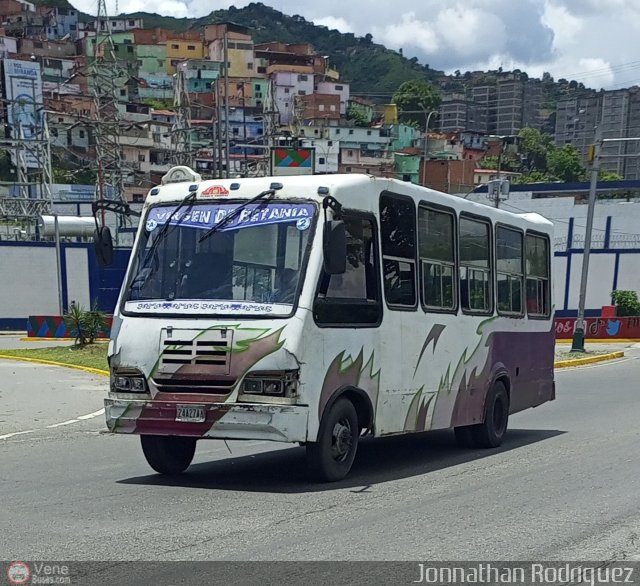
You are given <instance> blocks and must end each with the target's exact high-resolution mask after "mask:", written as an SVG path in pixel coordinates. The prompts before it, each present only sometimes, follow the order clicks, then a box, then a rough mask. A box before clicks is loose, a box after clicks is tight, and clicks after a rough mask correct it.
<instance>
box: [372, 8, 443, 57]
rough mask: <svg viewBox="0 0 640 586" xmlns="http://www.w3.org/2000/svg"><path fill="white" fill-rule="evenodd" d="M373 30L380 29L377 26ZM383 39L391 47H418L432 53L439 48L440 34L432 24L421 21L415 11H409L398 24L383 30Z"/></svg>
mask: <svg viewBox="0 0 640 586" xmlns="http://www.w3.org/2000/svg"><path fill="white" fill-rule="evenodd" d="M372 30H374V31H376V30H379V29H378V28H377V27H375V28H373V29H372ZM381 36H382V39H381V40H382V41H383V42H384V43H388V44H389V46H390V48H394V49H399V48H402V47H407V46H411V47H417V48H419V49H422V50H423V51H426V52H427V53H432V52H434V51H437V50H438V48H439V41H438V36H437V34H436V32H435V30H434V28H433V26H432V25H431V24H429V23H428V22H424V21H420V20H418V19H417V18H416V15H415V13H414V12H407V13H405V14H403V15H402V16H401V20H400V22H399V23H397V24H390V25H387V26H385V27H384V28H383V29H382V30H381Z"/></svg>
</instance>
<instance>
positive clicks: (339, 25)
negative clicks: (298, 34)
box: [313, 16, 353, 33]
mask: <svg viewBox="0 0 640 586" xmlns="http://www.w3.org/2000/svg"><path fill="white" fill-rule="evenodd" d="M313 22H314V24H317V25H318V26H326V27H327V28H329V29H330V30H333V29H335V30H338V31H340V32H341V33H351V32H353V27H352V26H351V25H350V24H349V23H348V22H347V21H346V20H345V19H344V18H336V17H335V16H322V17H320V18H314V19H313Z"/></svg>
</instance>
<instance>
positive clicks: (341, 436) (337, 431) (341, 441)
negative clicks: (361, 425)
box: [331, 419, 353, 462]
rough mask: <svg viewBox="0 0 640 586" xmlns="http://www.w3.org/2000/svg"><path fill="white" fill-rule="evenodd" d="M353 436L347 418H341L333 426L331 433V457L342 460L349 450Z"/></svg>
mask: <svg viewBox="0 0 640 586" xmlns="http://www.w3.org/2000/svg"><path fill="white" fill-rule="evenodd" d="M352 443H353V438H352V435H351V425H350V424H349V420H348V419H341V420H340V421H338V422H336V424H335V425H334V426H333V433H332V434H331V453H332V455H333V459H334V460H337V461H338V462H344V461H345V460H346V458H347V456H348V455H349V452H350V450H351V444H352Z"/></svg>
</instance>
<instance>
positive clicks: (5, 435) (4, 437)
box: [0, 429, 37, 440]
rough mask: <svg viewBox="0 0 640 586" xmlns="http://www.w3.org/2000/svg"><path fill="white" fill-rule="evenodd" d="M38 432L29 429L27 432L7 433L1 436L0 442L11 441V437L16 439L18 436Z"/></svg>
mask: <svg viewBox="0 0 640 586" xmlns="http://www.w3.org/2000/svg"><path fill="white" fill-rule="evenodd" d="M34 431H37V430H35V429H29V430H27V431H14V432H13V433H5V434H4V435H0V440H3V439H9V438H10V437H14V436H16V435H24V434H25V433H33V432H34Z"/></svg>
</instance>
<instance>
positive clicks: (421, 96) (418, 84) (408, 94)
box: [393, 79, 440, 130]
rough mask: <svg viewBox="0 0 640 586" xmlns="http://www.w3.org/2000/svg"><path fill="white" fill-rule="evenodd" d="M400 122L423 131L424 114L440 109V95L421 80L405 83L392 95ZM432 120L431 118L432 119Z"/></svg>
mask: <svg viewBox="0 0 640 586" xmlns="http://www.w3.org/2000/svg"><path fill="white" fill-rule="evenodd" d="M393 102H394V103H395V104H396V105H397V106H398V111H399V114H400V116H399V117H400V120H401V121H402V122H406V123H408V124H413V125H414V126H417V127H418V128H421V129H423V130H425V125H426V114H428V112H430V111H432V110H437V109H438V108H439V107H440V95H439V94H438V92H437V91H436V90H435V88H434V87H433V86H432V85H431V84H430V83H428V82H426V81H425V80H423V79H412V80H410V81H405V82H404V83H403V84H402V85H401V86H400V87H399V88H398V91H396V93H395V94H393ZM432 118H433V117H432Z"/></svg>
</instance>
